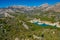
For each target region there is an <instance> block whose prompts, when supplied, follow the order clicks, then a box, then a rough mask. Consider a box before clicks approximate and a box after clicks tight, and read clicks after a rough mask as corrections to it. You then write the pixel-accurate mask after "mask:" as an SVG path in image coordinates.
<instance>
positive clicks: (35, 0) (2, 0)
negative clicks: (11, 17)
mask: <svg viewBox="0 0 60 40" xmlns="http://www.w3.org/2000/svg"><path fill="white" fill-rule="evenodd" d="M57 2H60V0H0V8H1V7H7V6H11V5H25V6H38V5H41V4H44V3H49V4H55V3H57Z"/></svg>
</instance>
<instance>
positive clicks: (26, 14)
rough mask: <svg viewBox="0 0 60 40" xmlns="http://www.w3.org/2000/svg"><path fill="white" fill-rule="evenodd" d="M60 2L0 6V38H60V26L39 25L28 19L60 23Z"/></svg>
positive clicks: (32, 39)
mask: <svg viewBox="0 0 60 40" xmlns="http://www.w3.org/2000/svg"><path fill="white" fill-rule="evenodd" d="M59 8H60V3H57V4H55V5H53V6H51V5H49V4H47V3H46V4H42V5H41V6H39V7H27V6H10V7H7V8H0V40H60V28H58V27H56V26H51V25H49V26H46V27H44V26H39V25H37V24H34V23H30V22H28V21H30V20H33V19H35V18H36V19H41V21H48V22H51V23H54V22H59V23H60V9H59Z"/></svg>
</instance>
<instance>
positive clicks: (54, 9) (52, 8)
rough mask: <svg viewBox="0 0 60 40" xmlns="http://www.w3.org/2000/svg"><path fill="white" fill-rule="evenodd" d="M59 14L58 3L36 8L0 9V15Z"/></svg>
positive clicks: (10, 7) (13, 7)
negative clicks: (18, 13) (47, 12)
mask: <svg viewBox="0 0 60 40" xmlns="http://www.w3.org/2000/svg"><path fill="white" fill-rule="evenodd" d="M46 11H49V12H60V3H57V4H55V5H49V4H48V3H45V4H42V5H40V6H38V7H35V6H34V7H27V6H9V7H7V8H0V14H5V13H16V12H20V13H26V14H38V13H40V12H46Z"/></svg>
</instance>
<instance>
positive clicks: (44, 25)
mask: <svg viewBox="0 0 60 40" xmlns="http://www.w3.org/2000/svg"><path fill="white" fill-rule="evenodd" d="M38 23H39V22H34V24H36V25H39V26H43V27H46V26H50V25H48V24H45V23H43V24H38Z"/></svg>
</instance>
